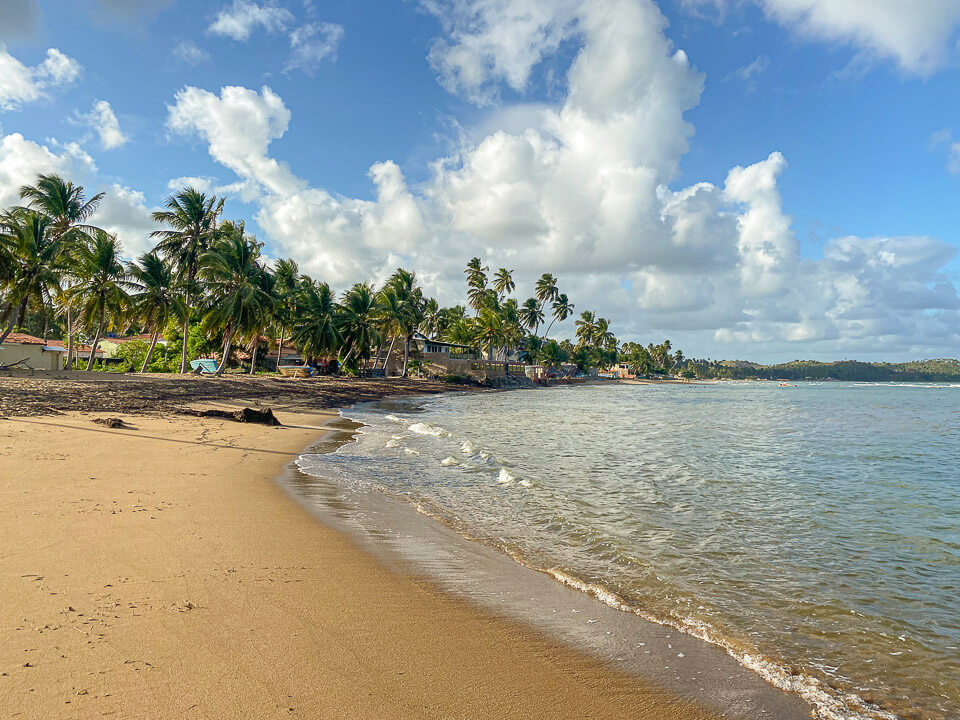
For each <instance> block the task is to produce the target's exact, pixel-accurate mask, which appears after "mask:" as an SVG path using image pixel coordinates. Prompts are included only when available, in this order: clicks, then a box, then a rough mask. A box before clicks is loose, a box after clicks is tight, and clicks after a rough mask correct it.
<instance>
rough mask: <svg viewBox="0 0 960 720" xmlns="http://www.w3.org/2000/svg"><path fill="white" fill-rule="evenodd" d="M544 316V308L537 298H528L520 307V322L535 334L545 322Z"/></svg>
mask: <svg viewBox="0 0 960 720" xmlns="http://www.w3.org/2000/svg"><path fill="white" fill-rule="evenodd" d="M543 318H544V315H543V309H542V308H541V307H540V303H539V302H537V299H536V298H528V299H527V300H526V301H525V302H524V303H523V306H522V307H521V308H520V322H522V323H523V325H524V327H526V328H527V330H529V331H530V332H532V333H533V334H534V335H536V334H537V333H536V330H537V328H538V327H540V323H542V322H543Z"/></svg>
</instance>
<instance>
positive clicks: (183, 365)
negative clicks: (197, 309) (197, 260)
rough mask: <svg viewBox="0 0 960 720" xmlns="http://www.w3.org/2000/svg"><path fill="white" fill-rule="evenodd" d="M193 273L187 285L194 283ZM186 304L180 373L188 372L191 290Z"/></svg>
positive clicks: (186, 298) (185, 298) (187, 295)
mask: <svg viewBox="0 0 960 720" xmlns="http://www.w3.org/2000/svg"><path fill="white" fill-rule="evenodd" d="M193 279H194V278H193V273H192V272H191V273H190V274H189V276H188V278H187V283H188V285H187V287H188V288H189V286H190V285H193ZM184 305H185V306H186V308H187V315H186V317H185V318H184V319H183V351H182V352H181V354H180V374H181V375H185V374H186V372H187V340H189V339H190V292H189V289H188V291H187V294H186V297H184Z"/></svg>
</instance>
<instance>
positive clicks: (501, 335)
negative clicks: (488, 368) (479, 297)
mask: <svg viewBox="0 0 960 720" xmlns="http://www.w3.org/2000/svg"><path fill="white" fill-rule="evenodd" d="M508 338H509V334H508V330H507V327H506V324H505V323H504V320H503V316H502V315H501V314H500V313H499V312H497V310H496V309H495V308H493V307H490V306H487V307H483V308H481V309H480V314H479V315H478V316H477V319H476V322H475V324H474V328H473V341H474V344H476V345H479V346H480V347H485V348H486V349H487V360H493V349H494V348H495V347H498V348H499V347H503V346H504V345H505V344H506V343H507V341H508Z"/></svg>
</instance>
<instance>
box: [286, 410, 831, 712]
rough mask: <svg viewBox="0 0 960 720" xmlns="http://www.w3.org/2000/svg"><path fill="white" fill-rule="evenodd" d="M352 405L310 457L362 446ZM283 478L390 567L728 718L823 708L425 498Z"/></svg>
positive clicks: (720, 648) (291, 474)
mask: <svg viewBox="0 0 960 720" xmlns="http://www.w3.org/2000/svg"><path fill="white" fill-rule="evenodd" d="M398 399H402V398H398ZM410 399H415V398H410ZM423 399H426V398H423ZM350 409H351V408H341V409H340V410H339V414H340V421H339V422H336V421H334V423H333V425H334V426H335V427H334V430H335V432H336V434H337V435H338V436H339V437H329V436H328V437H327V438H325V439H324V440H323V441H322V442H320V443H318V444H317V446H315V447H314V448H311V449H308V450H309V451H308V452H305V453H304V454H305V455H306V454H325V453H328V452H336V451H337V450H338V449H339V448H340V447H341V446H343V445H346V444H349V443H350V442H353V440H354V438H355V437H356V436H357V434H358V432H362V427H363V423H362V422H359V421H356V420H352V419H350V417H349V413H350ZM332 434H333V433H331V435H332ZM280 480H281V483H282V485H283V486H284V487H285V489H286V490H287V491H288V492H289V493H290V495H291V496H292V497H293V498H294V499H295V500H296V501H297V502H298V503H300V504H302V505H303V506H304V507H306V508H307V509H308V510H309V511H310V512H311V513H312V514H313V515H315V516H316V517H317V518H318V519H319V520H320V521H321V522H322V523H324V524H327V525H330V526H333V527H335V528H337V529H338V530H340V531H342V532H345V533H346V534H348V535H349V536H350V537H351V538H352V539H353V540H354V541H355V542H356V543H357V544H358V545H360V546H361V547H363V548H364V549H366V550H367V551H369V552H371V553H373V554H375V555H376V557H377V558H378V559H379V560H381V562H384V563H386V564H387V565H388V566H390V567H396V568H399V570H400V571H401V572H404V573H408V574H414V575H417V576H420V577H422V578H424V580H425V581H426V582H428V583H429V584H431V585H432V586H435V587H437V588H438V589H439V591H441V592H445V593H452V594H454V595H457V596H459V597H462V598H464V599H465V600H466V601H468V602H469V603H471V604H472V605H474V606H476V607H479V608H481V609H482V610H484V611H487V612H493V613H495V614H497V615H499V616H502V617H505V618H507V619H509V620H511V621H520V622H522V623H524V624H526V625H528V626H530V627H533V628H536V629H538V630H540V631H543V632H545V633H547V634H548V635H550V636H551V637H552V638H554V639H555V640H557V641H558V642H561V643H563V644H565V645H567V646H569V647H571V648H573V649H575V650H578V651H581V652H582V651H586V652H588V653H589V654H591V655H593V656H595V657H597V658H600V659H601V660H602V661H604V662H608V663H610V664H611V665H612V666H613V667H616V668H619V669H620V670H623V671H625V672H628V673H630V674H631V675H634V676H635V677H638V678H642V679H645V680H648V681H649V680H653V681H654V682H656V683H657V685H659V686H660V687H663V688H665V689H666V690H667V691H668V692H671V693H674V694H676V695H677V696H679V697H682V698H684V699H686V700H689V701H692V702H697V703H701V704H706V705H713V706H716V707H718V708H719V710H720V712H722V713H723V716H724V717H734V718H742V719H747V718H757V719H758V720H762V719H763V718H767V717H771V716H773V717H777V718H779V719H780V720H802V719H803V718H809V717H812V715H813V712H814V710H815V705H814V704H811V702H810V701H809V700H808V699H805V698H804V697H803V692H801V687H800V685H796V684H795V687H792V688H791V689H787V688H785V687H780V686H778V685H777V684H776V683H774V682H771V680H770V679H768V678H766V677H764V675H763V674H762V673H761V672H760V670H759V669H758V668H756V667H750V666H749V665H748V664H744V663H743V662H742V660H741V658H739V657H737V655H736V654H734V653H733V652H732V650H731V648H729V647H727V646H725V645H723V644H720V643H717V642H711V641H710V640H708V639H706V638H702V637H699V636H697V635H696V634H695V633H692V632H690V631H689V630H687V629H684V628H682V627H680V626H678V625H676V624H672V623H670V622H664V621H660V620H658V619H654V618H652V617H649V616H647V615H645V614H644V613H642V612H639V611H638V610H637V609H635V608H632V607H628V606H625V605H623V603H622V601H621V600H620V599H619V598H617V597H616V596H615V595H612V594H611V593H610V592H609V591H606V590H605V589H603V588H601V587H599V586H593V585H590V584H587V583H585V582H583V581H579V580H577V579H576V578H573V577H571V576H565V575H564V574H562V573H559V572H556V571H549V570H546V569H541V568H538V567H535V566H533V565H530V564H528V563H527V562H525V561H524V560H523V559H522V558H520V557H518V556H516V555H514V554H513V553H511V552H510V551H509V550H507V549H506V548H503V547H500V546H497V545H491V544H489V543H487V542H485V541H483V540H482V539H479V538H476V537H473V536H472V535H470V534H468V533H466V532H464V531H462V530H460V529H458V528H457V527H455V526H454V525H452V524H451V523H450V522H448V521H447V520H446V519H445V518H444V517H443V516H442V515H439V514H437V513H436V512H434V511H432V510H430V509H429V508H425V507H423V506H421V504H420V503H419V502H418V501H415V500H412V499H410V498H405V497H402V496H396V495H392V494H390V493H389V492H386V491H383V490H380V489H375V488H371V489H368V490H366V491H358V490H356V489H353V488H352V489H350V490H347V489H346V488H344V487H341V486H340V485H339V484H338V483H336V482H334V481H330V480H327V479H325V478H322V477H319V476H315V475H310V474H309V473H306V472H304V471H303V470H300V469H299V467H297V464H296V463H293V465H292V466H290V467H288V468H287V470H286V472H285V473H284V475H283V476H282V477H281V479H280ZM531 594H535V595H536V598H531V597H529V596H530V595H531ZM534 600H535V602H534ZM571 613H575V614H576V615H571ZM754 660H756V659H754ZM794 682H795V683H796V681H794ZM803 690H805V691H808V690H809V689H808V688H803ZM824 717H832V715H825V716H824Z"/></svg>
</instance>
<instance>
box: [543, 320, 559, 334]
mask: <svg viewBox="0 0 960 720" xmlns="http://www.w3.org/2000/svg"><path fill="white" fill-rule="evenodd" d="M556 321H557V318H556V317H554V318H553V320H551V321H550V324H549V325H547V331H546V332H545V333H544V334H543V337H545V338H547V337H550V328H552V327H553V324H554V323H555V322H556Z"/></svg>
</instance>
